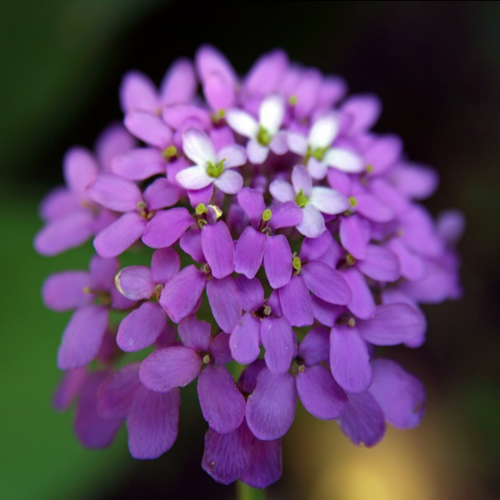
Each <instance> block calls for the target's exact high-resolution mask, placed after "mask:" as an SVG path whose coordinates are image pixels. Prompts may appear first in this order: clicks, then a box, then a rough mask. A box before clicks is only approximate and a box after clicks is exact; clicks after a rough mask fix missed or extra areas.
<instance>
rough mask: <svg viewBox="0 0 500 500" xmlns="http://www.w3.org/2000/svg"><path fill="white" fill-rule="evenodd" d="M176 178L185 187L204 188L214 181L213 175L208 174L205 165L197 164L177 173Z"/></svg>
mask: <svg viewBox="0 0 500 500" xmlns="http://www.w3.org/2000/svg"><path fill="white" fill-rule="evenodd" d="M175 180H176V181H177V182H178V183H179V185H180V186H182V187H183V188H184V189H194V190H198V189H203V188H206V187H207V186H209V185H210V184H212V183H213V182H214V179H213V177H210V176H209V175H208V174H207V170H206V168H205V167H204V166H201V165H196V166H194V167H189V168H185V169H184V170H181V171H180V172H178V173H177V175H176V176H175Z"/></svg>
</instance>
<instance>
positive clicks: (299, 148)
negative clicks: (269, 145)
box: [287, 132, 307, 156]
mask: <svg viewBox="0 0 500 500" xmlns="http://www.w3.org/2000/svg"><path fill="white" fill-rule="evenodd" d="M287 139H288V149H289V150H290V151H293V152H294V153H295V154H297V155H299V156H305V155H306V153H307V137H306V136H305V135H302V134H299V133H298V132H288V133H287Z"/></svg>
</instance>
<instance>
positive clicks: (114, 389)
mask: <svg viewBox="0 0 500 500" xmlns="http://www.w3.org/2000/svg"><path fill="white" fill-rule="evenodd" d="M139 367H140V363H132V364H130V365H127V366H124V367H123V368H122V369H121V370H119V371H117V372H116V373H113V375H112V376H111V377H110V378H108V379H107V380H106V381H105V382H104V383H103V384H102V385H101V387H100V389H99V402H98V405H97V409H98V411H99V415H100V416H101V417H102V418H105V419H106V420H117V419H125V418H127V415H128V412H129V411H130V408H131V407H132V403H133V402H134V396H135V393H136V391H137V389H138V388H139V387H141V383H140V381H139Z"/></svg>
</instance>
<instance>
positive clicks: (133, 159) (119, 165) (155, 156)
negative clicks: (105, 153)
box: [111, 148, 165, 181]
mask: <svg viewBox="0 0 500 500" xmlns="http://www.w3.org/2000/svg"><path fill="white" fill-rule="evenodd" d="M111 168H112V170H113V172H114V173H115V174H117V175H119V176H120V177H123V178H124V179H128V180H130V181H142V180H144V179H149V178H150V177H153V176H154V175H158V174H165V158H164V157H163V155H162V154H161V152H160V151H158V149H156V148H154V149H153V148H141V149H133V150H132V151H129V152H128V153H127V154H124V155H121V156H117V157H115V158H113V161H112V163H111Z"/></svg>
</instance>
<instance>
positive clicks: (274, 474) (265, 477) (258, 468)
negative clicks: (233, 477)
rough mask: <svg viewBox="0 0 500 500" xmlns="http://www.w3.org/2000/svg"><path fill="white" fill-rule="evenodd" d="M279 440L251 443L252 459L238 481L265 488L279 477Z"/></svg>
mask: <svg viewBox="0 0 500 500" xmlns="http://www.w3.org/2000/svg"><path fill="white" fill-rule="evenodd" d="M281 469H282V466H281V441H280V440H279V439H274V440H272V441H261V440H260V439H256V440H255V443H254V445H253V452H252V461H251V462H250V465H249V466H248V469H247V470H246V471H245V473H244V474H243V475H242V476H241V477H240V481H243V482H244V483H245V484H248V485H249V486H251V487H252V488H267V487H268V486H270V485H271V484H273V483H275V482H276V481H278V479H279V478H280V477H281Z"/></svg>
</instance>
